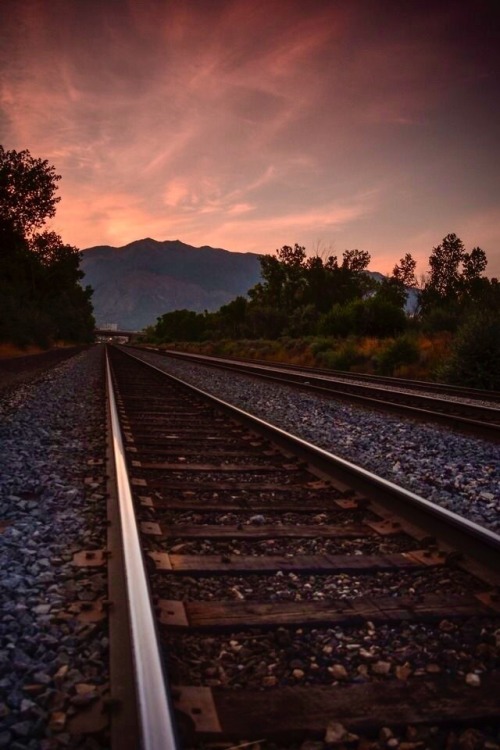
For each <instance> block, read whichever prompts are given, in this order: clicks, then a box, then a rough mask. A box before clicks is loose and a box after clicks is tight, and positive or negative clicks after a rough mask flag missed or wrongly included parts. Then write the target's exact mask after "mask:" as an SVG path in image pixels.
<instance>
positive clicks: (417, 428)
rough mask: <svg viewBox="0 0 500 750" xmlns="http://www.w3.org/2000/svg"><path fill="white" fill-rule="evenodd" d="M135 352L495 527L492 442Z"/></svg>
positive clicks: (498, 477)
mask: <svg viewBox="0 0 500 750" xmlns="http://www.w3.org/2000/svg"><path fill="white" fill-rule="evenodd" d="M136 354H137V353H136ZM138 356H140V357H141V358H142V359H144V360H146V361H148V362H151V363H152V364H154V365H156V366H157V367H159V368H160V369H163V370H165V371H166V372H169V373H171V374H172V375H175V376H177V377H179V378H181V379H183V380H186V382H189V383H191V384H193V385H195V386H197V387H198V388H201V389H202V390H204V391H207V392H209V393H212V394H213V395H215V396H217V397H219V398H221V399H223V400H225V401H228V402H229V403H232V404H235V405H236V406H238V407H240V408H242V409H244V410H245V411H248V412H251V413H252V414H255V415H257V416H259V417H261V418H262V419H265V420H267V421H269V422H271V423H273V424H276V425H277V426H279V427H281V428H282V429H285V430H287V431H288V432H291V433H293V434H295V435H298V436H299V437H301V438H303V439H305V440H308V441H309V442H311V443H314V444H316V445H319V446H320V447H322V448H324V449H326V450H328V451H331V452H332V453H334V454H336V455H338V456H341V457H342V458H345V459H347V460H348V461H352V462H353V463H355V464H358V465H360V466H363V467H364V468H366V469H368V470H369V471H372V472H374V473H375V474H377V475H379V476H381V477H384V478H385V479H388V480H390V481H392V482H394V483H395V484H398V485H400V486H402V487H405V488H406V489H408V490H411V491H412V492H415V493H416V494H418V495H421V496H422V497H425V498H426V499H428V500H430V501H432V502H434V503H436V504H437V505H440V506H442V507H444V508H447V509H448V510H451V511H453V512H455V513H458V514H459V515H462V516H465V517H466V518H469V519H470V520H471V521H475V522H476V523H478V524H481V525H482V526H485V527H487V528H490V529H492V530H493V531H496V532H500V513H499V511H500V461H499V458H498V445H496V444H495V443H490V442H488V441H486V440H482V439H479V438H474V437H470V436H466V435H463V434H460V433H458V432H452V431H450V430H447V429H445V428H444V427H441V426H439V425H431V424H429V425H424V424H422V423H421V422H416V421H414V420H411V419H403V418H402V417H397V416H394V415H392V414H381V413H380V412H375V411H370V410H368V409H365V408H362V407H359V406H351V405H349V404H346V403H344V402H339V401H335V400H333V399H330V398H327V397H324V396H318V395H311V394H309V393H305V392H301V391H299V390H297V389H293V388H289V387H287V386H282V385H277V384H275V383H269V382H265V383H264V382H262V381H259V380H257V379H256V378H252V377H249V376H246V375H240V374H237V373H234V372H231V373H227V374H226V373H223V372H221V371H220V370H217V369H215V368H211V367H208V366H204V365H198V364H196V365H195V364H192V363H190V362H183V361H180V360H178V359H174V358H170V357H165V356H162V355H158V354H154V353H152V352H141V353H140V355H138Z"/></svg>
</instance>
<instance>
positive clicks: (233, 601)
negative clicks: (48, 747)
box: [109, 348, 500, 748]
mask: <svg viewBox="0 0 500 750" xmlns="http://www.w3.org/2000/svg"><path fill="white" fill-rule="evenodd" d="M109 358H110V363H111V371H112V376H110V382H111V381H112V382H113V383H114V388H115V389H116V396H115V399H116V404H117V417H116V419H115V423H116V424H115V427H117V425H118V422H119V423H120V424H121V431H122V438H116V437H115V443H116V444H118V448H119V443H120V440H122V441H123V455H124V457H125V463H126V465H127V467H128V473H129V479H128V480H125V479H123V478H122V479H119V481H118V484H119V485H120V486H121V487H122V494H123V493H125V495H127V494H128V493H130V497H129V500H130V508H129V510H131V509H132V507H133V508H134V509H135V513H136V514H137V526H138V528H139V532H140V546H141V548H142V555H143V556H144V559H145V561H146V564H145V570H146V571H147V574H148V578H149V583H148V585H147V587H146V588H149V589H150V591H151V594H152V602H153V605H152V610H153V612H154V615H155V617H156V624H153V625H152V626H151V627H150V626H149V625H146V628H149V631H147V634H146V635H144V634H143V635H142V636H141V635H140V633H141V627H142V626H141V622H137V627H138V628H139V636H138V637H139V639H140V643H139V645H138V646H136V649H137V653H138V656H137V658H136V663H138V672H139V676H140V679H139V683H140V686H139V688H138V693H139V695H141V696H143V699H142V702H143V704H144V706H145V707H146V710H147V709H148V706H150V704H151V705H153V708H152V713H150V714H149V715H148V714H146V716H145V717H144V716H143V718H142V724H143V729H144V732H145V734H146V735H148V737H147V741H146V742H145V743H144V747H146V748H157V747H167V746H168V747H170V746H171V744H168V743H174V744H175V743H176V742H180V743H181V745H183V746H184V747H193V746H195V745H199V744H200V743H206V742H209V743H210V742H212V743H213V742H215V743H218V742H221V741H225V740H227V741H228V742H240V743H241V742H242V743H245V742H249V743H252V742H253V741H259V743H260V745H261V746H266V743H270V742H279V743H291V742H297V741H304V740H306V741H307V740H309V739H316V740H323V741H324V742H326V743H327V744H329V745H333V746H335V745H336V746H339V745H341V744H342V743H343V742H344V743H345V742H347V743H348V744H349V746H350V747H356V746H357V747H359V748H361V747H368V746H370V747H374V745H373V744H371V745H368V744H366V743H368V742H372V740H373V737H376V738H377V737H378V738H379V739H377V740H376V741H375V742H376V743H378V742H379V741H380V742H381V743H382V744H380V745H379V744H376V745H375V746H376V747H379V746H380V747H387V746H388V747H396V746H398V743H399V739H401V744H403V740H404V741H405V742H406V744H407V747H411V748H426V747H429V748H440V747H453V745H452V744H450V736H452V735H453V732H456V731H458V732H467V731H468V732H472V733H474V732H478V731H479V732H480V733H482V734H481V736H489V737H493V738H495V737H497V734H498V731H499V729H500V727H499V699H498V695H499V694H500V671H499V659H498V656H499V649H500V601H499V596H498V591H499V589H498V585H499V582H500V556H499V555H498V552H499V550H500V538H499V537H498V536H496V535H495V534H493V533H491V532H489V531H486V530H481V529H480V528H479V527H477V526H475V525H474V524H471V523H470V522H468V521H465V520H463V519H459V518H458V517H456V516H454V515H453V514H451V513H449V512H448V511H443V510H442V509H438V508H436V506H433V505H431V504H430V503H428V502H426V501H425V500H422V499H420V498H418V497H416V496H415V495H412V494H411V493H409V492H408V491H406V490H401V489H400V488H397V487H395V486H394V485H391V484H390V483H389V482H386V481H385V480H382V479H379V478H377V477H374V476H373V475H370V474H369V473H368V472H367V471H365V470H361V469H357V468H356V467H354V466H352V465H351V464H349V463H348V462H346V461H343V460H341V459H335V457H331V455H330V454H327V453H326V452H325V451H323V450H321V449H318V448H314V447H313V446H309V445H308V444H306V443H304V441H301V440H299V439H297V438H293V437H291V436H287V435H286V433H284V432H283V431H280V430H276V428H272V427H271V426H269V425H266V424H265V423H263V422H262V421H261V420H257V419H255V418H253V417H250V415H245V414H244V413H243V412H239V411H238V410H235V409H234V408H233V407H229V406H228V405H225V404H224V403H223V402H221V401H218V400H217V399H214V398H213V397H206V394H202V393H201V392H200V391H198V390H197V389H194V388H192V387H191V386H186V385H185V384H182V383H180V381H178V380H177V379H175V378H173V377H171V376H168V375H166V374H165V373H163V372H161V371H159V370H157V369H156V368H154V367H152V366H149V365H146V364H145V363H143V362H140V361H138V360H137V359H136V358H135V357H133V356H130V355H128V354H126V353H124V352H123V351H120V350H117V349H114V348H113V349H111V350H110V352H109ZM120 461H121V459H120V458H119V457H118V458H117V465H119V463H120ZM396 512H397V516H396ZM123 523H124V529H125V531H124V536H125V537H126V545H125V546H126V547H127V546H128V545H129V543H130V541H131V538H132V531H133V529H132V527H133V526H134V525H135V521H133V520H131V519H130V518H128V519H127V520H125V521H124V522H123ZM464 550H465V551H466V553H467V554H466V556H463V555H462V552H463V551H464ZM136 552H137V550H136ZM136 552H133V553H131V556H132V557H133V556H134V555H136ZM125 557H126V558H127V557H128V554H126V555H125ZM140 557H141V553H140V552H139V562H140ZM136 562H137V556H136ZM139 567H140V565H139ZM128 578H129V580H130V579H132V578H135V572H134V573H129V574H128ZM134 586H135V584H134V583H132V584H131V593H130V594H129V595H130V596H131V595H134V596H135V594H134V593H133V590H134ZM148 608H149V605H148V603H147V601H145V600H144V601H141V602H140V603H139V604H135V603H134V602H131V604H130V610H131V612H132V620H133V621H134V622H135V621H140V620H142V619H143V616H144V614H145V612H146V610H147V609H148ZM134 610H135V612H136V614H135V615H134V614H133V613H134ZM155 630H157V633H158V637H159V644H160V652H161V654H162V658H163V661H164V663H165V665H166V672H167V674H168V678H169V683H170V685H171V687H170V689H169V690H166V689H165V688H164V687H163V683H162V682H161V670H159V669H158V667H157V666H154V664H151V665H150V664H149V663H148V664H147V666H146V667H145V666H144V665H145V664H146V659H149V658H150V656H149V655H143V653H142V648H143V646H144V645H145V644H147V645H148V646H149V645H150V644H151V643H152V641H153V640H154V639H153V635H152V634H153V633H154V631H155ZM141 639H142V640H141ZM154 658H155V657H154V655H153V656H152V657H151V659H152V660H153V662H154ZM153 673H154V674H155V675H156V676H157V677H158V680H159V685H160V686H159V687H158V686H155V684H153V685H152V686H151V685H149V684H148V680H147V679H146V680H145V682H146V684H145V685H144V684H143V677H144V675H145V676H146V677H148V676H149V675H150V674H153ZM141 675H142V676H141ZM159 693H161V694H162V695H160V697H158V694H159ZM163 693H165V695H164V696H163ZM169 705H173V707H174V715H175V720H174V727H173V728H172V727H170V726H167V727H161V726H159V725H160V724H161V721H162V719H163V718H164V717H165V716H166V715H167V714H168V707H169ZM457 727H459V729H457ZM474 727H475V728H474ZM177 736H179V737H180V740H177V739H176V737H177ZM473 736H475V735H473ZM157 737H159V739H158V740H157V739H156V738H157ZM369 738H372V739H371V740H370V739H369ZM380 738H382V739H380ZM398 738H399V739H398ZM391 739H392V740H394V742H393V744H390V741H391ZM155 742H157V744H155ZM386 743H389V744H386ZM395 743H396V744H395ZM412 743H413V744H412ZM447 743H448V744H447ZM216 746H218V747H221V745H217V744H216ZM480 746H482V745H478V747H480Z"/></svg>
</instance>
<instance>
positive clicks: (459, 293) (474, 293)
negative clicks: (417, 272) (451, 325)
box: [420, 234, 488, 315]
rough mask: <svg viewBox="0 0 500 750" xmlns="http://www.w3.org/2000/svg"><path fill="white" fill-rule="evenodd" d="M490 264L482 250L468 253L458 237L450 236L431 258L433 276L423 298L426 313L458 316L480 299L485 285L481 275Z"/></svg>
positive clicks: (433, 251) (426, 285) (423, 308)
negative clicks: (443, 313) (443, 312)
mask: <svg viewBox="0 0 500 750" xmlns="http://www.w3.org/2000/svg"><path fill="white" fill-rule="evenodd" d="M487 262H488V261H487V259H486V253H485V252H484V250H481V248H480V247H475V248H474V249H473V250H471V252H470V253H467V252H466V251H465V247H464V244H463V242H462V240H461V239H460V238H459V237H457V235H456V234H447V235H446V237H444V239H443V240H442V242H441V244H440V245H438V246H437V247H435V248H433V250H432V253H431V256H430V258H429V266H430V274H429V278H428V279H427V281H426V283H425V285H424V288H423V290H422V293H421V297H420V305H421V308H422V311H423V313H424V314H426V315H427V314H429V313H430V311H431V310H433V309H436V308H442V309H443V310H444V309H446V308H447V309H448V310H452V311H453V312H454V314H455V315H459V313H460V310H463V309H464V308H465V307H467V306H468V305H470V304H471V303H472V302H474V301H477V300H478V299H480V297H481V293H482V290H483V287H484V281H485V279H484V278H482V276H481V274H482V273H483V271H484V270H485V268H486V265H487Z"/></svg>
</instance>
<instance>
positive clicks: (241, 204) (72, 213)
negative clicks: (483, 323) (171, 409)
mask: <svg viewBox="0 0 500 750" xmlns="http://www.w3.org/2000/svg"><path fill="white" fill-rule="evenodd" d="M424 11H425V12H424ZM482 12H483V14H484V17H483V16H482V15H481V13H482ZM490 25H491V21H490V19H489V17H488V13H487V12H486V10H483V11H481V10H477V9H476V8H475V4H474V3H472V2H471V3H467V2H466V3H459V4H453V3H451V4H446V3H445V4H443V3H440V2H438V1H437V0H436V2H432V0H431V2H430V3H426V4H425V9H422V8H420V5H419V4H418V3H415V4H412V3H402V4H401V5H400V4H397V6H394V7H391V9H390V10H389V9H387V10H385V9H384V8H383V7H381V8H379V9H378V10H377V13H374V12H373V8H372V6H371V4H370V3H368V4H367V3H366V2H364V0H338V2H335V3H325V2H322V1H321V0H312V2H310V3H307V4H304V3H303V2H302V0H221V2H217V3H207V2H204V0H192V2H189V3H186V2H183V1H182V0H172V1H171V2H169V3H165V2H163V1H162V0H126V1H125V0H109V2H106V3H101V2H98V0H86V2H85V3H68V2H65V0H52V1H51V2H50V3H40V2H38V1H37V0H4V2H3V3H2V4H1V5H0V28H2V32H0V33H1V34H2V35H3V39H2V42H3V51H2V53H0V54H1V55H2V57H1V63H2V65H1V66H0V141H1V142H2V143H3V144H4V145H5V146H6V147H7V148H18V149H21V148H29V149H30V150H31V152H32V153H33V154H34V155H35V156H41V157H43V158H47V159H49V161H51V162H52V163H54V164H55V166H56V169H57V171H58V172H60V173H61V174H62V176H63V180H62V181H61V183H60V190H61V194H62V197H63V200H62V202H61V204H60V208H59V211H58V214H57V217H56V220H55V224H56V228H59V230H60V231H61V233H62V234H63V237H64V238H65V239H67V241H69V242H72V243H74V244H76V245H79V246H82V247H86V246H89V245H94V244H99V243H111V244H115V243H116V244H124V243H126V242H128V241H132V240H134V239H137V238H138V237H141V236H146V235H149V236H155V237H157V238H159V239H168V238H171V237H173V235H176V236H178V237H180V238H181V239H183V240H185V241H186V242H191V243H192V244H197V245H202V244H206V243H210V244H215V245H217V246H227V247H228V248H229V249H233V250H239V251H244V250H255V251H260V252H269V251H272V250H273V249H274V248H275V247H277V246H279V245H281V244H283V243H285V242H288V243H289V242H294V241H299V242H301V243H302V244H306V246H308V247H310V248H312V246H313V244H314V242H315V241H316V240H317V239H318V238H321V239H323V240H324V241H325V242H327V243H330V242H338V243H342V245H343V246H345V247H354V246H360V247H365V248H366V249H368V250H369V251H370V252H372V255H373V256H374V258H376V259H377V260H376V262H380V263H383V264H388V265H389V266H390V267H392V265H393V264H394V262H395V261H396V260H397V259H399V257H401V255H402V254H403V252H404V251H415V252H418V253H422V255H423V253H424V243H428V242H430V243H431V246H432V244H436V243H437V242H439V240H440V238H441V236H442V235H441V230H442V227H443V226H444V225H445V224H446V225H448V224H453V226H450V227H449V229H448V231H459V230H458V227H459V226H461V227H463V228H464V232H467V233H470V234H471V235H473V234H474V233H475V232H476V233H477V237H476V238H475V239H474V240H473V241H472V243H473V244H480V245H484V247H485V249H486V250H487V251H492V252H493V254H494V252H498V250H497V248H498V247H499V243H498V239H499V234H500V218H499V217H498V215H497V213H495V211H493V210H492V209H491V206H490V204H489V202H488V196H491V195H495V194H496V195H497V194H498V191H499V189H500V184H499V182H500V177H499V174H498V170H493V169H487V168H485V169H482V170H480V169H479V167H478V168H477V169H476V170H475V171H474V169H471V164H472V165H474V164H475V160H476V156H477V164H479V163H481V165H483V164H486V163H487V161H488V160H487V159H486V157H485V156H484V154H480V149H481V146H480V144H481V143H483V144H484V143H485V142H486V143H488V149H490V151H491V153H489V154H488V156H489V163H490V164H493V163H494V160H495V158H498V148H499V147H498V139H497V138H496V136H495V135H494V134H495V133H496V132H497V131H498V127H499V126H500V115H499V111H498V107H497V106H496V105H495V104H494V102H495V101H497V99H498V97H497V96H496V97H495V90H494V88H495V80H496V78H495V75H496V72H497V71H498V67H499V66H498V52H497V51H495V49H496V48H495V46H494V45H490V44H489V42H488V38H487V35H486V31H487V29H488V28H489V26H490ZM466 31H467V36H468V43H467V45H463V43H462V42H461V32H464V33H465V32H466ZM477 81H481V86H480V87H478V86H477ZM496 94H498V92H496ZM472 113H474V116H472ZM482 148H483V151H484V146H483V147H482ZM463 154H466V156H467V158H466V159H463V164H464V165H463V167H462V166H461V160H462V155H463ZM480 157H481V159H482V161H481V160H480ZM450 174H453V179H448V180H446V179H445V178H443V176H445V175H450ZM479 194H480V195H481V196H484V203H483V204H482V205H481V203H480V202H479V198H478V195H479ZM441 195H443V200H442V203H443V205H442V211H441V213H440V212H439V211H438V210H437V208H436V196H441ZM481 200H483V198H482V199H481ZM481 217H483V219H481ZM490 243H491V247H488V246H487V245H488V244H490ZM493 243H496V244H495V246H493ZM412 244H413V247H412V246H411V245H412ZM429 250H430V247H429ZM496 262H497V263H498V264H500V260H497V261H496ZM492 267H495V264H494V263H490V268H492ZM499 271H500V268H499Z"/></svg>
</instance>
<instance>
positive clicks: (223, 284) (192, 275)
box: [80, 238, 260, 330]
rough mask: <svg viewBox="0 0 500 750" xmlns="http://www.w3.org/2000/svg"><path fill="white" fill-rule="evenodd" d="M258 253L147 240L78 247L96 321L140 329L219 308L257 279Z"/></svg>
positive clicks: (258, 271)
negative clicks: (173, 314) (166, 317)
mask: <svg viewBox="0 0 500 750" xmlns="http://www.w3.org/2000/svg"><path fill="white" fill-rule="evenodd" d="M259 258H260V256H259V255H257V254H255V253H232V252H229V251H228V250H222V249H220V248H213V247H208V246H204V247H192V246H191V245H186V244H185V243H184V242H180V240H167V241H165V242H157V241H156V240H152V239H150V238H147V239H143V240H137V241H136V242H131V243H130V244H128V245H125V246H124V247H110V246H109V245H103V246H97V247H90V248H87V249H86V250H83V251H82V261H81V266H80V267H81V269H82V271H83V272H84V274H85V276H84V278H83V279H82V284H84V285H87V284H90V286H91V287H92V288H93V289H94V295H93V297H92V303H93V305H94V315H95V318H96V321H97V324H98V325H103V324H105V323H116V324H117V325H118V327H119V328H121V329H125V330H141V329H142V328H144V327H145V326H147V325H152V324H154V323H155V322H156V318H157V317H159V316H160V315H163V313H166V312H170V311H171V310H180V309H184V308H186V309H189V310H195V311H196V312H203V310H209V311H214V310H218V309H219V308H220V307H221V305H225V304H226V303H227V302H230V301H231V300H233V299H234V298H235V297H237V296H238V295H244V294H246V293H247V291H248V290H249V289H250V288H251V287H252V286H254V285H255V284H256V283H257V282H258V281H259V280H260V261H259Z"/></svg>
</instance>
